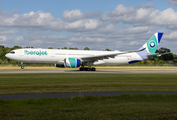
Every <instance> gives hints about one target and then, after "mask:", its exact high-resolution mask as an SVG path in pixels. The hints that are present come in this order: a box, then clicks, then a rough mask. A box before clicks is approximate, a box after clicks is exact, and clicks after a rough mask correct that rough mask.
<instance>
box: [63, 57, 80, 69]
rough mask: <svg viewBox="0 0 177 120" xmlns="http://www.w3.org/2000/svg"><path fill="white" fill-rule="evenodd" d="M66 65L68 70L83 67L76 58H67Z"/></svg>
mask: <svg viewBox="0 0 177 120" xmlns="http://www.w3.org/2000/svg"><path fill="white" fill-rule="evenodd" d="M64 65H65V67H68V68H77V67H80V65H81V60H80V59H76V58H65V59H64Z"/></svg>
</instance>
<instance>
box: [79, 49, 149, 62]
mask: <svg viewBox="0 0 177 120" xmlns="http://www.w3.org/2000/svg"><path fill="white" fill-rule="evenodd" d="M145 49H146V48H143V49H141V50H138V51H129V52H121V53H112V54H103V55H95V56H89V57H82V58H81V59H82V61H83V62H88V61H89V62H95V61H98V60H103V59H109V58H115V56H117V55H122V54H127V53H132V52H140V51H143V50H145Z"/></svg>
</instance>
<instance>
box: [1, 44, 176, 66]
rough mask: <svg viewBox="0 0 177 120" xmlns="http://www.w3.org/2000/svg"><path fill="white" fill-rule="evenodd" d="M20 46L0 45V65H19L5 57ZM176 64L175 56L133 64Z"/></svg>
mask: <svg viewBox="0 0 177 120" xmlns="http://www.w3.org/2000/svg"><path fill="white" fill-rule="evenodd" d="M21 48H22V47H21V46H14V47H12V48H9V47H5V46H3V45H0V65H7V64H14V65H15V64H20V62H17V61H12V60H10V59H8V58H6V57H5V55H6V54H7V53H9V52H10V51H12V50H15V49H21ZM23 48H34V47H30V46H27V47H23ZM48 49H53V48H52V47H48ZM58 49H67V50H79V49H78V48H77V47H75V48H73V47H69V48H67V47H63V48H58ZM84 50H90V49H89V48H88V47H85V48H84ZM104 51H111V50H110V49H108V48H106V49H105V50H104ZM168 52H171V51H170V49H168V48H164V47H161V48H160V49H157V50H156V53H168ZM176 62H177V55H176V54H173V53H172V54H167V55H163V56H160V57H157V58H153V59H150V60H145V61H141V62H138V63H135V64H154V65H157V64H175V63H176ZM31 65H38V64H31ZM46 65H50V64H46Z"/></svg>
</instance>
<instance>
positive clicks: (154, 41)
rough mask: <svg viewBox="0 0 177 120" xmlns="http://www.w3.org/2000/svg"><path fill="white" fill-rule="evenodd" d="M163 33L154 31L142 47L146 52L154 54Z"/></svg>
mask: <svg viewBox="0 0 177 120" xmlns="http://www.w3.org/2000/svg"><path fill="white" fill-rule="evenodd" d="M162 35H163V33H160V32H158V33H155V34H154V35H153V36H152V37H151V38H150V39H149V40H148V41H147V42H146V43H145V44H144V45H143V46H142V47H141V49H143V48H146V50H147V52H148V53H150V54H155V52H156V49H157V47H158V45H159V44H160V40H161V38H162Z"/></svg>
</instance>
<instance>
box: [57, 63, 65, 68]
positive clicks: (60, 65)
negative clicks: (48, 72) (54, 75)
mask: <svg viewBox="0 0 177 120" xmlns="http://www.w3.org/2000/svg"><path fill="white" fill-rule="evenodd" d="M55 67H59V68H65V66H64V64H55Z"/></svg>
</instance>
